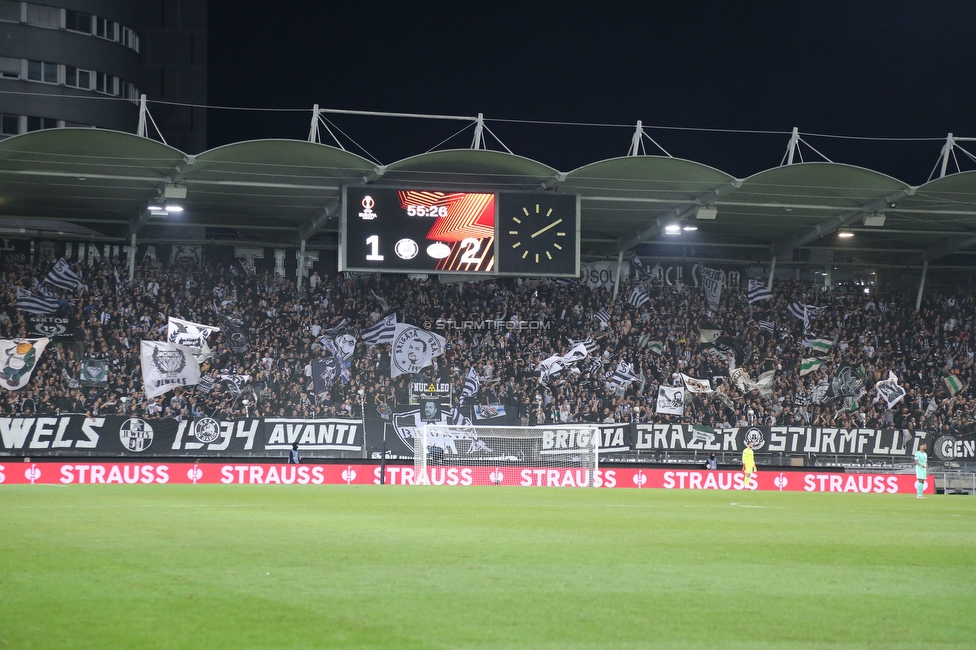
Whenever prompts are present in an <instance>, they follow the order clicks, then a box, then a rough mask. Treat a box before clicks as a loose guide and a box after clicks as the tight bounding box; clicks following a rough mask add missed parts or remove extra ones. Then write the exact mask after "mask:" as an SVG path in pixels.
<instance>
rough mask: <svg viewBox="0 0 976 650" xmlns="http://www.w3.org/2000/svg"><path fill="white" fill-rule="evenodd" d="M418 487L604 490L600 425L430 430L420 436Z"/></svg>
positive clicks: (442, 427) (416, 447)
mask: <svg viewBox="0 0 976 650" xmlns="http://www.w3.org/2000/svg"><path fill="white" fill-rule="evenodd" d="M413 443H414V445H413V448H414V474H415V479H414V480H415V482H416V483H418V484H431V485H444V484H446V485H457V484H462V485H541V486H559V487H570V486H573V487H591V486H592V487H595V486H598V485H600V483H601V481H600V474H599V469H600V461H599V456H600V453H599V452H600V430H599V427H597V426H596V425H580V424H576V425H572V424H560V425H552V426H534V427H518V426H478V425H451V424H427V425H424V426H422V427H417V428H416V429H415V430H414V440H413Z"/></svg>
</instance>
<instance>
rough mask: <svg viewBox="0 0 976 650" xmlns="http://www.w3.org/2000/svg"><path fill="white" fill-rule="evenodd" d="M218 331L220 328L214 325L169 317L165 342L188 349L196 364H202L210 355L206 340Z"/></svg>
mask: <svg viewBox="0 0 976 650" xmlns="http://www.w3.org/2000/svg"><path fill="white" fill-rule="evenodd" d="M219 331H220V328H219V327H216V326H214V325H201V324H200V323H193V322H190V321H188V320H182V319H180V318H173V317H172V316H170V317H169V323H168V325H167V326H166V340H167V341H169V342H170V343H174V344H176V345H182V346H183V347H185V348H190V349H191V350H193V358H194V359H196V360H197V363H203V362H204V361H206V360H207V359H209V358H210V357H211V355H212V352H211V350H210V346H209V345H207V339H208V338H210V334H211V333H213V332H219Z"/></svg>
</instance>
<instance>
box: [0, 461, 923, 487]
mask: <svg viewBox="0 0 976 650" xmlns="http://www.w3.org/2000/svg"><path fill="white" fill-rule="evenodd" d="M381 471H382V470H381V467H380V466H379V465H377V464H375V463H371V464H364V465H343V464H335V465H272V464H244V463H79V462H72V463H6V464H0V484H10V485H23V484H40V485H72V484H119V485H123V484H129V485H134V484H166V483H180V484H186V483H192V484H215V485H220V484H223V485H343V484H345V485H370V484H379V483H380V472H381ZM385 471H386V477H385V483H386V484H387V485H452V486H453V485H508V486H521V487H590V486H593V487H604V488H659V489H666V490H723V491H730V492H743V491H755V490H768V491H779V492H784V491H788V492H844V493H859V494H864V493H873V494H914V493H915V476H914V475H912V474H839V473H829V472H776V471H768V472H765V471H760V472H759V473H757V474H754V475H753V477H752V480H751V481H749V482H748V483H746V480H745V475H744V474H743V473H742V472H734V471H707V470H678V469H648V470H645V469H634V468H615V467H614V468H604V469H600V470H597V471H596V473H595V474H594V473H593V472H591V470H588V469H566V468H562V469H554V468H548V467H509V466H498V467H490V466H488V467H483V466H467V467H446V466H431V467H428V468H427V470H426V472H425V473H424V472H417V470H416V469H414V467H413V466H405V465H390V466H387V467H386V468H385ZM925 492H926V493H927V494H933V493H934V492H935V486H934V482H933V481H932V480H931V479H929V481H927V484H926V487H925Z"/></svg>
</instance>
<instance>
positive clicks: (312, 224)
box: [298, 199, 342, 241]
mask: <svg viewBox="0 0 976 650" xmlns="http://www.w3.org/2000/svg"><path fill="white" fill-rule="evenodd" d="M341 207H342V203H341V202H340V201H339V199H332V200H331V201H329V202H328V203H326V204H325V207H323V208H322V209H321V210H319V211H318V212H316V213H315V214H313V215H312V216H311V217H309V218H308V219H306V220H305V222H304V223H303V224H302V225H301V226H299V228H298V240H299V241H306V240H308V239H310V238H311V237H312V235H314V234H315V233H316V232H318V231H319V230H320V229H321V228H322V227H323V226H324V225H325V224H326V223H328V222H329V220H330V219H331V218H332V217H333V216H335V215H337V214H338V213H339V209H340V208H341Z"/></svg>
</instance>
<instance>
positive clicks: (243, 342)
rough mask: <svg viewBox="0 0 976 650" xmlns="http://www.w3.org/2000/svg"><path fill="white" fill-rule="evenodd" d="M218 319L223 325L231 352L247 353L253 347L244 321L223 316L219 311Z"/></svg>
mask: <svg viewBox="0 0 976 650" xmlns="http://www.w3.org/2000/svg"><path fill="white" fill-rule="evenodd" d="M215 311H216V310H215ZM217 318H219V319H220V322H221V323H222V324H223V331H224V339H225V340H226V341H227V345H228V347H230V349H231V351H232V352H235V353H237V354H241V353H242V352H247V351H248V349H249V348H250V347H251V339H250V337H249V336H248V333H247V328H246V327H245V326H244V321H242V320H240V319H239V318H234V317H233V316H228V315H226V314H222V313H220V312H219V311H217Z"/></svg>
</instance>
